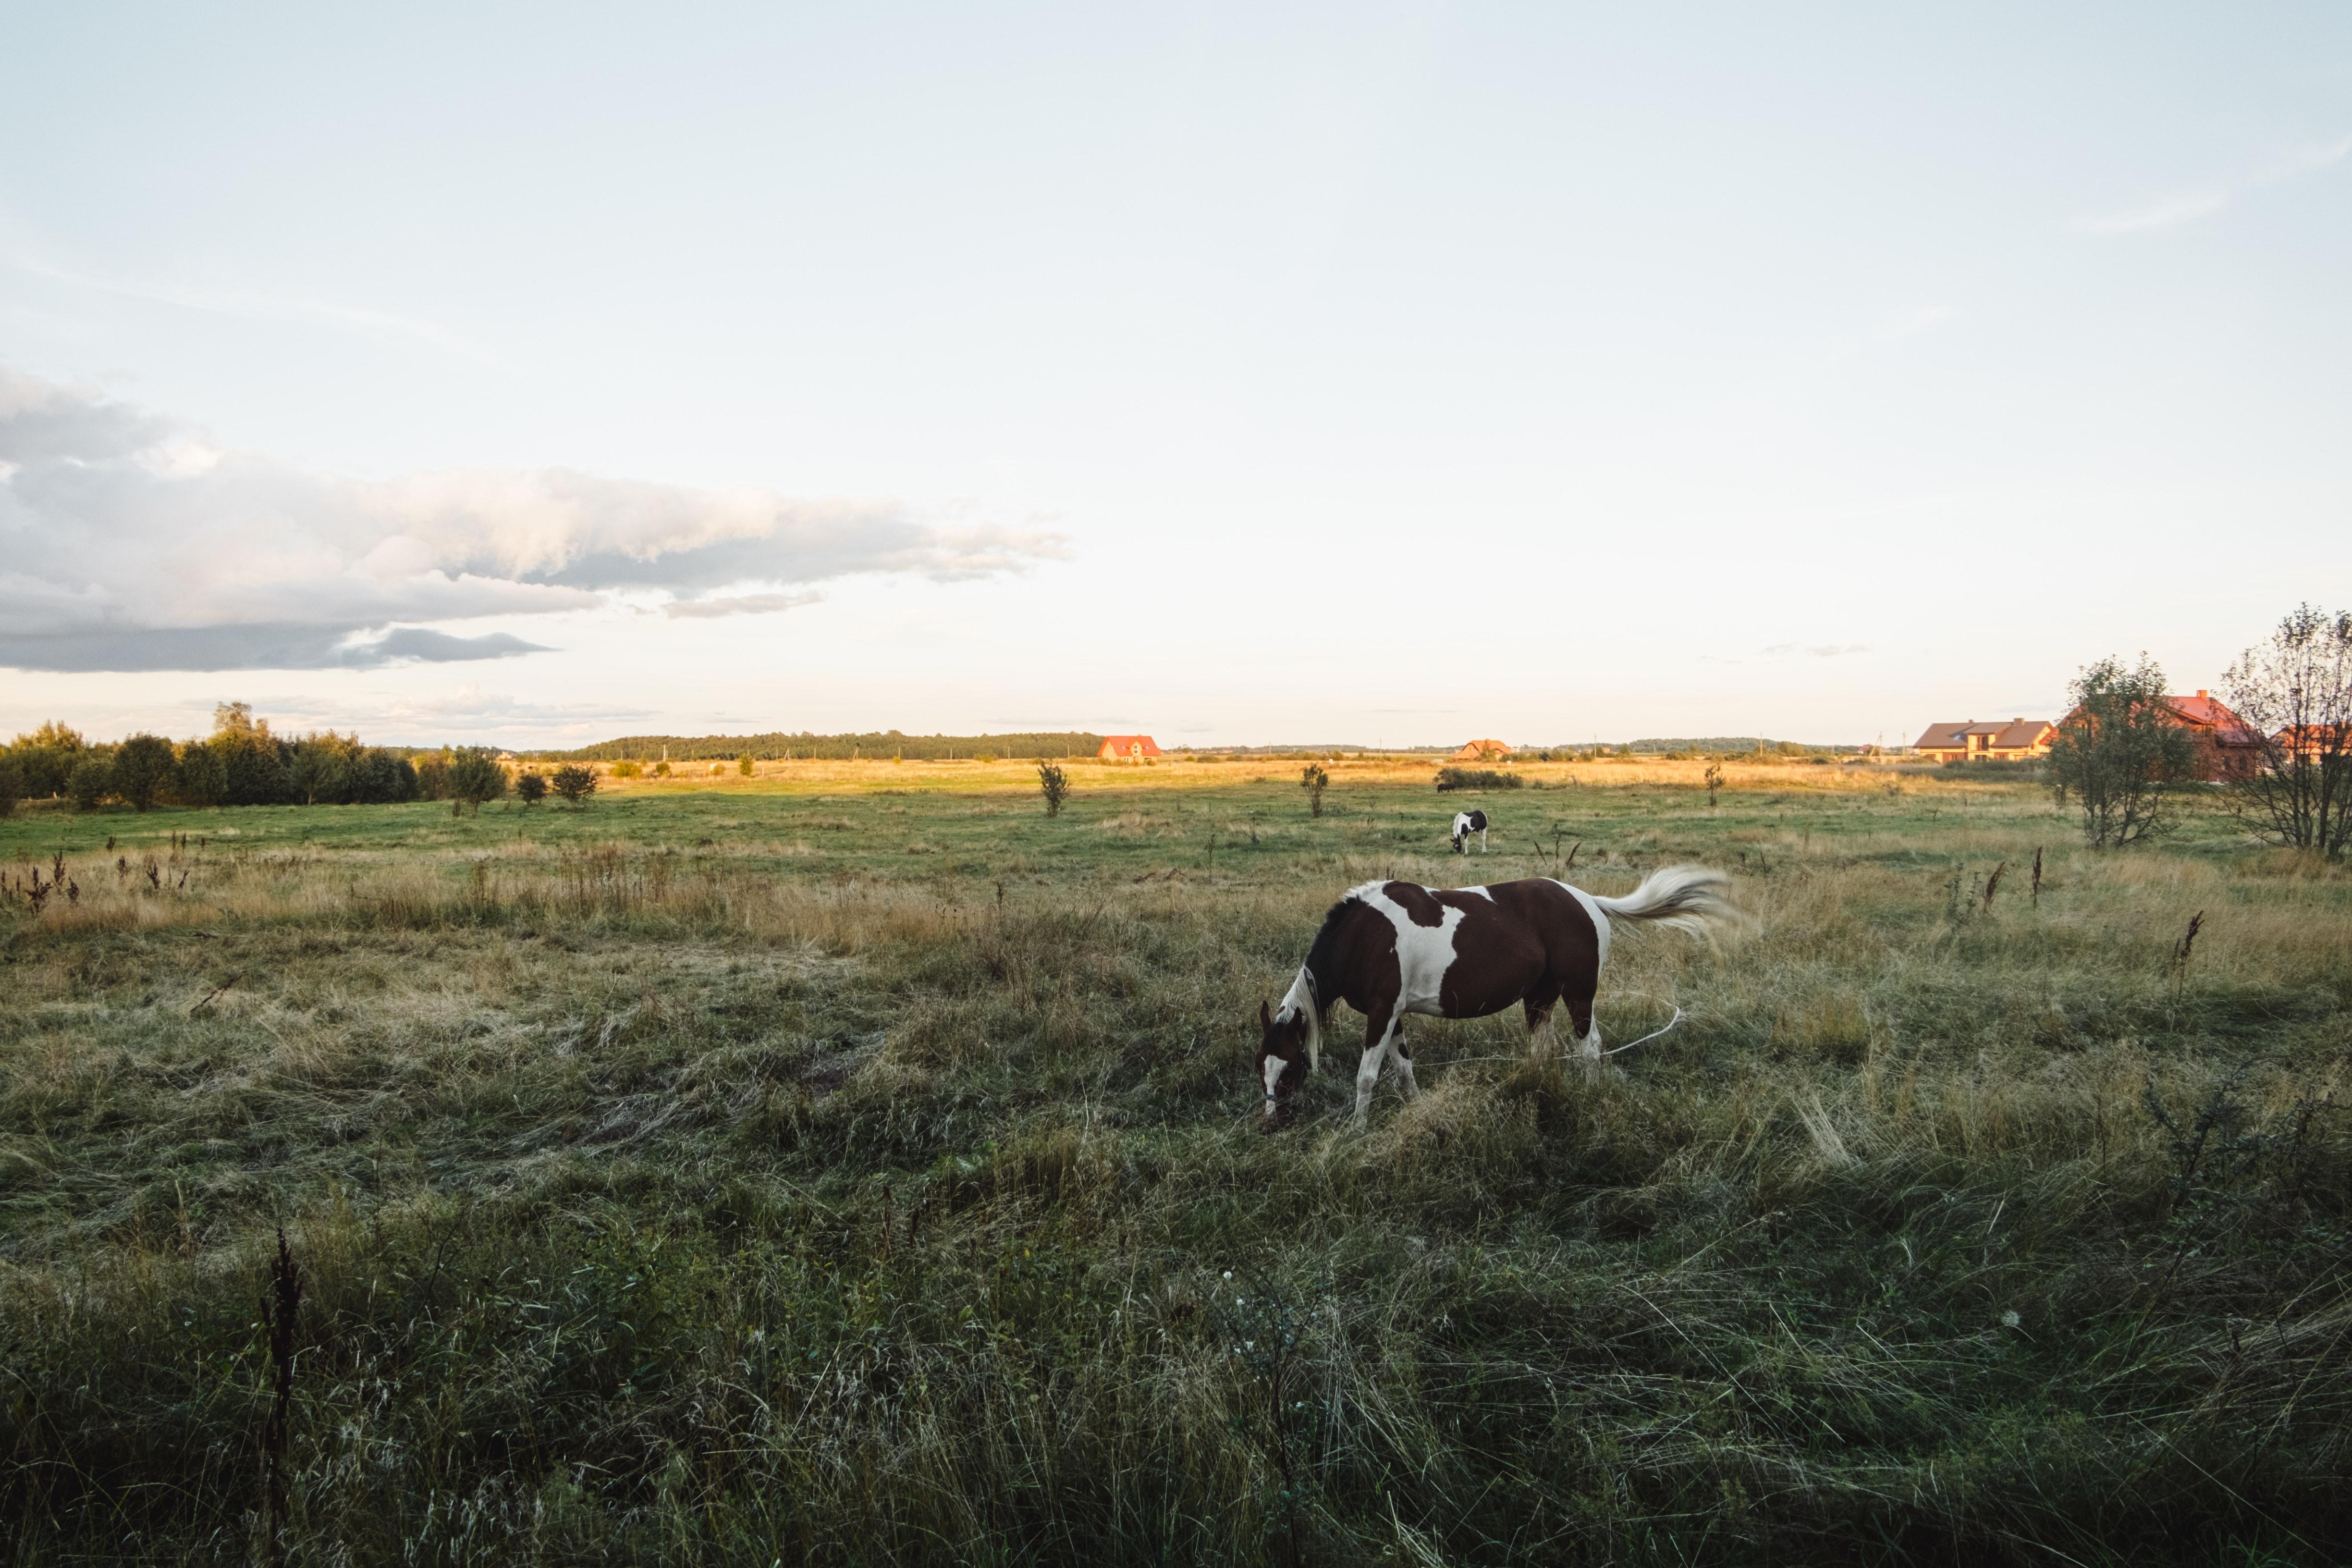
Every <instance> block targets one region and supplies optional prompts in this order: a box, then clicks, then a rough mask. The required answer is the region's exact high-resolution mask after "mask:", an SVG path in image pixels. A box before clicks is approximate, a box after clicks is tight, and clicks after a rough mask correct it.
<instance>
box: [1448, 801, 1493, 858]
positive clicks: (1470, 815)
mask: <svg viewBox="0 0 2352 1568" xmlns="http://www.w3.org/2000/svg"><path fill="white" fill-rule="evenodd" d="M1474 833H1475V834H1476V835H1477V836H1478V853H1479V854H1481V855H1484V854H1485V853H1486V813H1485V812H1483V811H1457V812H1455V813H1454V853H1455V854H1456V855H1467V854H1469V853H1470V836H1471V835H1472V834H1474Z"/></svg>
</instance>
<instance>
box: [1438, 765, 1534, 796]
mask: <svg viewBox="0 0 2352 1568" xmlns="http://www.w3.org/2000/svg"><path fill="white" fill-rule="evenodd" d="M1525 782H1526V781H1524V780H1522V779H1521V778H1520V777H1519V775H1518V774H1517V773H1498V772H1496V770H1495V769H1493V768H1440V769H1438V770H1437V791H1438V793H1439V794H1440V795H1443V794H1444V793H1445V792H1446V791H1447V790H1451V789H1519V788H1522V787H1524V785H1525Z"/></svg>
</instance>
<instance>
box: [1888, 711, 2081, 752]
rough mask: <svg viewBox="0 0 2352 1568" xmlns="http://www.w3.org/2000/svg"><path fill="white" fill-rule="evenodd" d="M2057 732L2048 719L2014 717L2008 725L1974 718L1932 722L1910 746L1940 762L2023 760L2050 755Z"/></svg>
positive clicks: (2056, 727) (2055, 726)
mask: <svg viewBox="0 0 2352 1568" xmlns="http://www.w3.org/2000/svg"><path fill="white" fill-rule="evenodd" d="M2057 732H2058V726H2057V725H2055V724H2053V723H2051V722H2050V721H2048V720H2046V719H2011V721H2009V722H2008V723H2006V724H2004V723H2001V722H2000V721H1998V720H1996V721H1993V722H1992V723H1990V724H1979V723H1978V722H1977V721H1975V720H1973V719H1971V720H1969V721H1968V722H1966V723H1964V724H1930V725H1928V726H1927V733H1926V734H1924V735H1922V736H1920V737H1919V739H1918V742H1916V744H1915V745H1914V746H1913V747H1912V748H1911V749H1912V750H1913V751H1916V752H1918V753H1919V754H1920V755H1922V756H1927V757H1933V758H1935V759H1936V760H1937V762H1939V763H1950V762H1970V763H2013V762H2022V761H2024V760H2025V759H2026V758H2029V757H2046V756H2048V755H2049V754H2050V737H2051V736H2053V735H2054V734H2056V733H2057Z"/></svg>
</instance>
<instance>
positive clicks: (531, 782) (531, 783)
mask: <svg viewBox="0 0 2352 1568" xmlns="http://www.w3.org/2000/svg"><path fill="white" fill-rule="evenodd" d="M514 791H515V794H516V795H518V796H519V797H520V799H521V801H522V804H523V807H524V809H525V810H528V809H530V807H531V806H534V805H538V804H539V803H540V802H541V801H542V800H545V799H546V798H547V781H546V780H545V779H543V778H541V777H540V776H539V775H538V774H537V773H524V774H523V775H522V776H521V777H520V778H519V779H517V780H515V782H514Z"/></svg>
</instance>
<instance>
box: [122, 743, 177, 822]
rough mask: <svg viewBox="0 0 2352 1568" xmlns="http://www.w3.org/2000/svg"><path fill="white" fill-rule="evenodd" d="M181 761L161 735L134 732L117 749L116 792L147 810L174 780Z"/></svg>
mask: <svg viewBox="0 0 2352 1568" xmlns="http://www.w3.org/2000/svg"><path fill="white" fill-rule="evenodd" d="M177 769H178V761H177V759H176V758H174V757H173V754H172V742H169V741H167V740H165V739H163V736H161V735H133V736H131V738H130V739H129V740H127V741H125V742H122V744H121V745H120V746H117V747H116V748H115V749H114V793H115V794H117V795H121V797H122V798H123V799H124V800H127V801H129V802H130V803H131V809H132V810H134V811H144V810H146V809H147V808H148V807H149V806H151V805H154V804H155V797H156V795H159V794H161V793H162V792H163V788H164V786H165V785H167V784H170V783H171V782H172V775H173V773H175V772H176V771H177Z"/></svg>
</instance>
